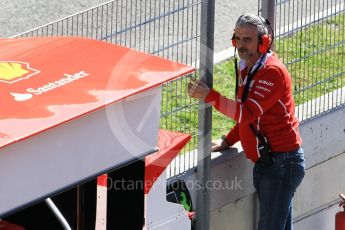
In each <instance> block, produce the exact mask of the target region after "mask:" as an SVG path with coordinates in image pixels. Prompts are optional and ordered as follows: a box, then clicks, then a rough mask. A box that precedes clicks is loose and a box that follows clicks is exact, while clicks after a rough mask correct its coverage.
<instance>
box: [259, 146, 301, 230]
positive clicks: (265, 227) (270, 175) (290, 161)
mask: <svg viewBox="0 0 345 230" xmlns="http://www.w3.org/2000/svg"><path fill="white" fill-rule="evenodd" d="M274 156H275V163H274V164H273V165H271V166H265V165H263V164H261V163H256V164H255V166H254V169H253V180H254V187H255V189H256V192H257V194H258V199H259V203H260V219H259V225H258V230H291V229H292V198H293V196H294V193H295V191H296V188H297V187H298V186H299V184H300V183H301V181H302V179H303V177H304V173H305V171H304V167H305V165H304V154H303V149H302V148H299V149H297V150H295V151H292V152H286V153H275V154H274Z"/></svg>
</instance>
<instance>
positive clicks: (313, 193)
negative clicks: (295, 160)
mask: <svg viewBox="0 0 345 230" xmlns="http://www.w3.org/2000/svg"><path fill="white" fill-rule="evenodd" d="M300 131H301V135H302V138H303V141H304V146H303V147H304V151H305V158H306V168H307V171H306V175H305V178H304V180H303V182H302V184H301V186H300V187H299V188H298V190H297V192H296V195H295V199H294V221H295V224H294V225H295V229H297V230H306V229H310V230H311V229H313V230H314V229H322V230H328V229H329V230H333V229H334V215H335V213H336V212H337V211H339V210H340V209H339V208H337V206H336V203H337V201H338V200H339V199H338V193H344V192H345V180H344V177H343V175H345V107H344V106H343V107H340V108H338V109H337V110H334V111H331V112H329V113H327V114H326V115H322V116H319V117H317V118H314V119H312V120H309V121H306V122H304V123H302V124H301V127H300ZM241 151H242V150H241V149H240V147H239V149H232V150H230V151H227V152H224V153H222V155H221V156H219V157H217V158H215V159H214V160H213V161H212V166H211V168H212V169H211V178H212V181H211V182H210V187H211V190H210V191H211V220H210V226H211V228H210V229H214V230H227V229H229V230H230V229H240V230H247V229H248V230H252V229H255V226H256V222H257V219H258V210H257V208H258V204H257V201H256V195H255V190H254V187H253V184H252V168H253V163H251V162H250V161H248V160H247V159H245V156H244V154H243V153H242V152H241ZM184 178H185V180H186V181H187V184H189V185H190V186H189V188H191V189H192V191H191V193H192V197H193V199H195V187H193V186H191V185H193V183H194V180H195V172H194V170H190V171H188V172H186V173H185V175H184ZM236 183H237V186H236ZM193 189H194V190H193ZM194 205H196V204H195V200H194Z"/></svg>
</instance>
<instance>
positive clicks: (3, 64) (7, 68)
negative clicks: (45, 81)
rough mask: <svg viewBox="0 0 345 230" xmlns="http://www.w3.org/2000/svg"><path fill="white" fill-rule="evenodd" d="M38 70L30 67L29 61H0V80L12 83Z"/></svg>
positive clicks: (34, 73) (36, 72)
mask: <svg viewBox="0 0 345 230" xmlns="http://www.w3.org/2000/svg"><path fill="white" fill-rule="evenodd" d="M39 72H40V71H38V70H36V69H33V68H31V67H30V65H29V63H26V62H19V61H0V82H5V83H10V84H12V83H14V82H17V81H20V80H22V79H27V78H29V77H31V76H33V75H36V74H38V73H39Z"/></svg>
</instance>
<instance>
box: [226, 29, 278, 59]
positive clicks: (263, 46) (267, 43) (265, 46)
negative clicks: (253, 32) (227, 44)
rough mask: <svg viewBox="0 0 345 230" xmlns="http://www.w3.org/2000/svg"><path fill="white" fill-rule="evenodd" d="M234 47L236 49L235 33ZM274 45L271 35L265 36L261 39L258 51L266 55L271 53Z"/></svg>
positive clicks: (233, 36) (233, 38)
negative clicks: (270, 50) (272, 44)
mask: <svg viewBox="0 0 345 230" xmlns="http://www.w3.org/2000/svg"><path fill="white" fill-rule="evenodd" d="M231 42H232V45H233V46H234V47H236V39H235V32H234V33H233V34H232V38H231ZM271 43H272V36H271V35H269V34H263V35H261V37H259V46H258V50H259V52H260V53H262V54H265V53H267V52H268V51H269V49H270V47H271Z"/></svg>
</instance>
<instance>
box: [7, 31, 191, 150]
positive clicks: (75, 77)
mask: <svg viewBox="0 0 345 230" xmlns="http://www.w3.org/2000/svg"><path fill="white" fill-rule="evenodd" d="M0 47H1V52H0V87H1V91H0V97H1V101H0V104H1V105H0V106H1V112H0V147H3V146H5V145H7V144H9V143H12V142H14V141H18V140H21V139H23V138H27V137H29V136H30V135H34V134H36V133H38V132H41V131H43V130H45V129H49V128H51V127H53V126H56V125H59V124H61V123H64V122H66V121H69V120H71V119H74V118H77V117H78V116H81V115H84V114H86V113H89V112H91V111H94V110H96V109H99V108H102V107H104V106H106V105H108V104H111V103H114V102H117V101H119V100H121V99H124V98H126V97H129V96H131V95H134V94H138V93H140V92H142V91H145V90H148V89H150V88H152V87H156V86H159V85H161V84H162V83H163V82H166V81H169V80H172V79H174V78H176V77H179V76H181V75H184V74H187V73H190V72H192V71H194V69H193V68H192V67H188V66H185V65H182V64H179V63H176V62H172V61H169V60H165V59H162V58H159V57H156V56H152V55H149V54H145V53H141V52H138V51H135V50H132V49H128V48H124V47H120V46H117V45H113V44H110V43H106V42H101V41H97V40H93V39H86V38H77V37H37V38H18V39H0Z"/></svg>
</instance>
